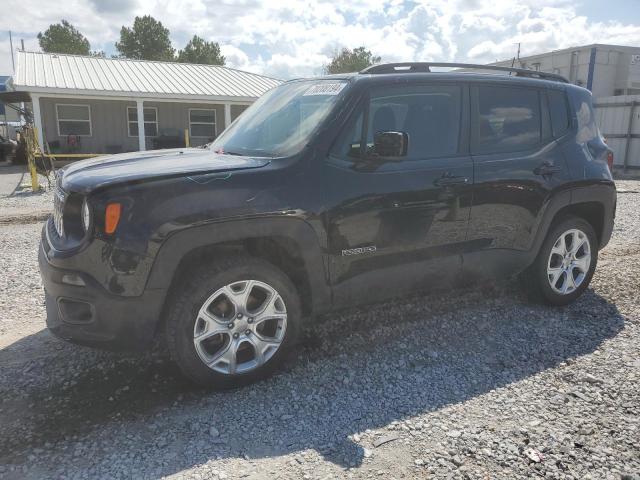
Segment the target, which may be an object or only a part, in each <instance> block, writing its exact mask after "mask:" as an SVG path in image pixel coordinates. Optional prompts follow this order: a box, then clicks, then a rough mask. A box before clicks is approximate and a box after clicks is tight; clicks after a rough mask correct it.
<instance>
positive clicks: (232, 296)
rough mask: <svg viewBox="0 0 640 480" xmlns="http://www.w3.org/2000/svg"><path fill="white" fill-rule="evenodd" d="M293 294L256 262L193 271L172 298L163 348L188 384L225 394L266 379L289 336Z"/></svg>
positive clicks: (294, 324)
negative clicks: (213, 389)
mask: <svg viewBox="0 0 640 480" xmlns="http://www.w3.org/2000/svg"><path fill="white" fill-rule="evenodd" d="M299 321H300V305H299V299H298V296H297V293H296V290H295V287H294V286H293V284H292V283H291V281H290V280H289V279H288V278H287V276H286V275H285V274H284V273H282V272H281V271H280V270H278V269H277V268H275V267H274V266H272V265H271V264H269V263H268V262H265V261H263V260H260V259H255V258H248V257H235V258H230V259H226V260H224V261H221V262H216V263H214V264H212V265H208V266H205V267H201V268H199V269H198V270H197V271H196V272H194V274H193V275H191V276H190V279H189V281H188V282H187V283H186V284H185V285H184V286H183V287H182V288H181V289H180V291H179V292H178V293H177V295H176V296H175V300H174V301H173V303H172V305H171V307H170V308H169V309H168V316H167V322H166V325H167V330H166V335H167V343H168V345H169V349H170V351H171V354H172V357H173V358H174V360H175V361H176V363H177V364H178V366H179V367H180V369H181V370H182V372H183V373H184V374H185V375H186V376H187V377H188V378H190V379H191V380H193V381H195V382H196V383H198V384H200V385H203V386H206V387H212V388H228V387H232V386H237V385H242V384H246V383H250V382H252V381H255V380H259V379H261V378H265V377H267V376H269V375H270V374H271V373H272V372H273V371H274V369H275V368H276V367H277V366H278V364H279V363H280V362H281V361H282V360H283V359H284V357H285V354H286V351H287V350H288V348H289V347H290V346H291V345H292V344H293V343H294V341H295V338H296V337H297V332H298V324H299Z"/></svg>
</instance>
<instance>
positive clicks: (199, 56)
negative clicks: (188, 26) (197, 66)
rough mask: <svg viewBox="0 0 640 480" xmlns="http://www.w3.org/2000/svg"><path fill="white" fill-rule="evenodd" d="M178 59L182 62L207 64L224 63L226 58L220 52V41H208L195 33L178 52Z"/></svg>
mask: <svg viewBox="0 0 640 480" xmlns="http://www.w3.org/2000/svg"><path fill="white" fill-rule="evenodd" d="M178 61H179V62H182V63H202V64H206V65H224V62H225V58H224V56H223V55H221V54H220V45H218V42H207V41H206V40H204V39H203V38H200V37H199V36H197V35H194V36H193V38H192V39H191V40H189V43H187V45H186V46H185V47H184V50H180V51H179V52H178Z"/></svg>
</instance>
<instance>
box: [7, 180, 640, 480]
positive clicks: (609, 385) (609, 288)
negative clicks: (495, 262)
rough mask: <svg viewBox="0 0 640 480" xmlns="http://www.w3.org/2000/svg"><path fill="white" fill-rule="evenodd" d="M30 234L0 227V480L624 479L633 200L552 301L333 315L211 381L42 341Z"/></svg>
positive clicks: (632, 374)
mask: <svg viewBox="0 0 640 480" xmlns="http://www.w3.org/2000/svg"><path fill="white" fill-rule="evenodd" d="M619 187H621V188H622V187H624V188H626V189H628V190H630V191H631V190H634V191H638V190H640V181H624V182H620V183H619ZM39 232H40V226H39V225H37V224H29V225H0V266H1V271H2V272H3V275H1V276H0V311H1V312H2V313H0V365H1V366H2V368H0V478H2V479H9V478H10V479H14V478H16V479H17V478H69V479H76V478H77V479H84V478H87V479H94V478H159V477H169V478H194V479H200V478H214V479H215V478H255V479H258V478H292V479H294V478H295V479H299V478H321V479H323V478H432V477H435V478H471V479H476V478H477V479H484V478H510V479H514V478H536V477H538V476H539V477H548V478H575V479H588V478H593V479H601V478H611V479H623V478H639V479H640V389H639V387H638V385H639V382H640V357H639V355H638V351H639V348H640V298H639V296H638V294H637V290H638V287H639V286H640V284H639V281H638V277H639V275H640V194H638V193H621V194H620V195H619V197H618V215H617V219H616V228H615V232H614V237H613V239H612V241H611V244H610V245H609V246H608V247H607V248H606V249H605V250H604V251H603V252H601V261H600V264H599V266H598V269H597V271H596V275H595V277H594V280H593V283H592V288H590V289H589V290H588V291H587V293H586V294H585V295H584V296H583V297H582V298H581V299H580V300H579V301H578V302H576V303H575V304H573V305H571V306H569V307H566V308H557V309H554V308H548V307H543V306H539V305H532V304H529V303H527V301H526V299H525V298H524V297H523V296H522V295H521V293H520V291H519V290H518V289H517V288H516V287H515V286H511V285H498V286H485V287H482V288H472V289H466V290H461V291H456V292H452V293H451V294H449V295H442V294H438V295H432V296H424V297H415V298H412V299H409V300H406V301H396V302H389V303H385V304H382V305H378V306H375V307H373V308H368V309H362V310H355V311H349V312H346V313H344V314H343V315H341V316H332V317H331V318H328V319H326V322H324V323H323V324H321V325H319V326H318V327H317V328H316V329H315V330H314V331H313V332H312V333H309V334H308V335H307V338H306V341H305V343H304V344H303V345H302V346H301V347H300V348H299V349H298V350H297V351H296V352H294V353H292V354H291V358H290V359H289V362H288V363H287V365H288V367H286V368H285V369H284V370H283V371H281V372H279V374H277V375H276V376H275V377H273V378H271V379H269V380H267V381H264V382H261V383H259V384H256V385H253V386H250V387H247V388H243V389H240V390H236V391H231V392H225V393H209V392H203V391H201V390H196V389H194V388H193V387H191V386H190V385H188V384H187V383H186V382H185V381H184V380H182V379H181V378H180V377H179V375H178V373H177V370H176V369H175V368H174V366H173V365H172V364H171V363H170V362H169V361H168V359H167V358H166V357H165V356H164V355H163V353H162V352H155V353H153V354H148V355H146V356H143V357H131V356H124V355H118V354H113V353H105V352H96V351H93V350H90V349H85V348H81V347H76V346H72V345H68V344H65V343H63V342H61V341H58V340H57V339H55V338H53V337H52V336H51V335H50V334H49V333H48V332H47V331H46V330H44V329H43V328H44V308H43V304H42V302H43V298H42V297H43V295H42V292H41V286H40V280H39V276H38V274H37V264H36V253H37V244H38V239H39Z"/></svg>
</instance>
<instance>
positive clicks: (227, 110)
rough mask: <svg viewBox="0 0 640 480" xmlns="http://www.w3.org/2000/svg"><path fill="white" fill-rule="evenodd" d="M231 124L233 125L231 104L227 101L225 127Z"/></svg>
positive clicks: (225, 105)
mask: <svg viewBox="0 0 640 480" xmlns="http://www.w3.org/2000/svg"><path fill="white" fill-rule="evenodd" d="M229 125H231V104H230V103H225V104H224V128H225V129H227V128H229Z"/></svg>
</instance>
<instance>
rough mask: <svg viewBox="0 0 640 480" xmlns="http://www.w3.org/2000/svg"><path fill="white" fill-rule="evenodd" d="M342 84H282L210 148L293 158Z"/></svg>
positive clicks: (340, 82) (324, 81)
mask: <svg viewBox="0 0 640 480" xmlns="http://www.w3.org/2000/svg"><path fill="white" fill-rule="evenodd" d="M346 84H347V82H346V81H341V80H308V81H302V82H291V83H285V84H284V85H281V86H279V87H277V88H275V89H273V90H271V91H269V92H267V93H266V94H265V95H264V96H262V97H261V98H260V99H258V101H256V102H255V103H254V104H253V105H251V107H249V108H248V109H247V110H246V111H245V112H244V113H243V114H242V115H241V116H240V117H239V118H238V119H237V120H236V121H235V122H234V123H233V125H231V127H229V128H228V129H227V130H225V131H224V132H223V134H222V135H220V136H219V137H218V138H217V139H216V140H215V142H213V144H212V145H211V147H210V148H211V149H213V150H214V151H217V152H220V153H227V154H230V155H255V156H265V157H281V156H289V155H293V154H295V153H297V152H299V151H300V150H302V148H304V147H305V146H306V144H307V143H308V142H309V139H310V138H311V134H312V133H313V132H314V131H315V129H316V127H317V126H318V125H320V123H321V122H322V121H323V120H324V119H325V118H326V117H327V115H328V114H329V112H330V111H331V109H332V107H333V105H334V104H335V103H336V99H337V98H338V96H339V93H340V92H341V91H342V90H343V88H344V86H345V85H346Z"/></svg>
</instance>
